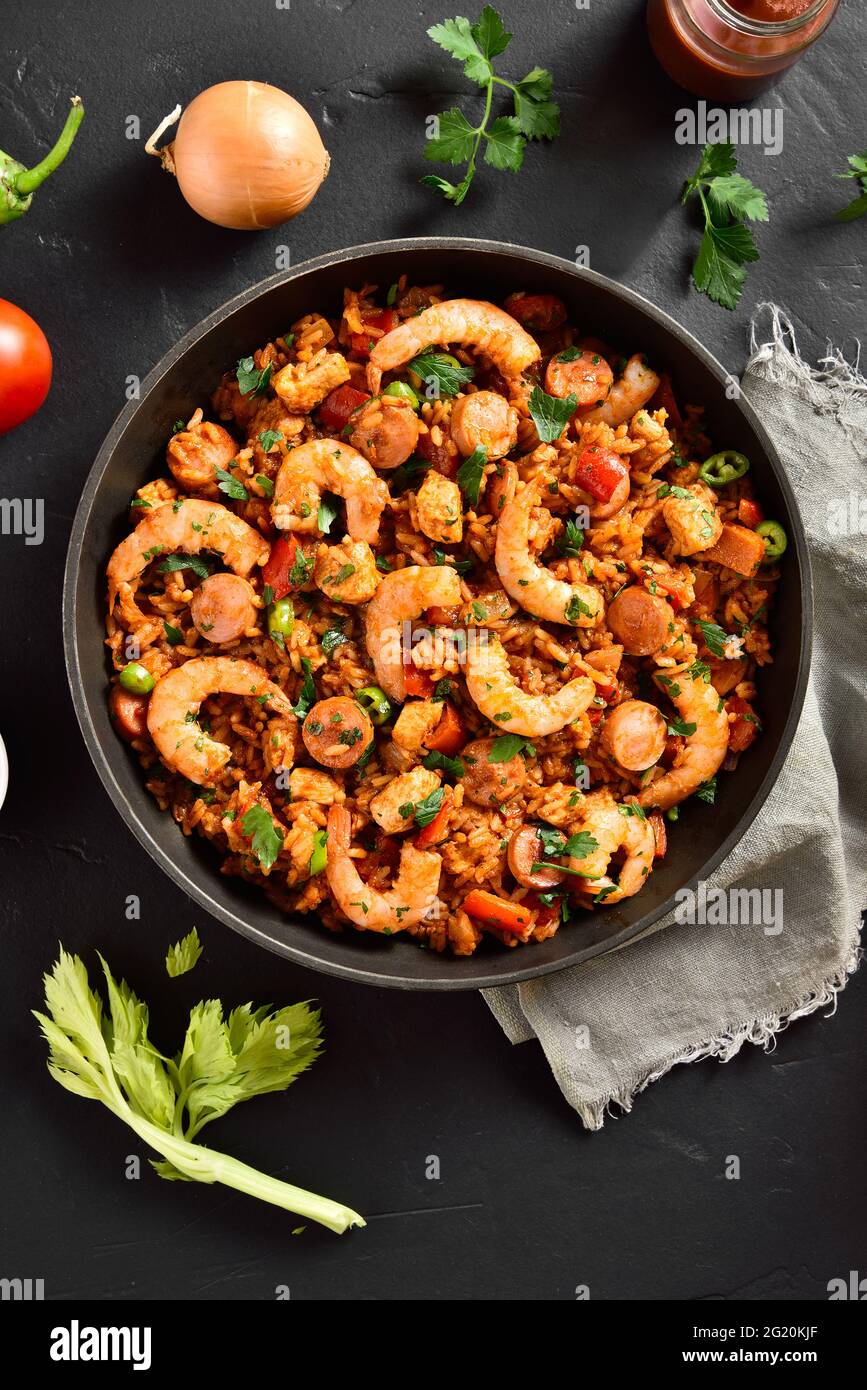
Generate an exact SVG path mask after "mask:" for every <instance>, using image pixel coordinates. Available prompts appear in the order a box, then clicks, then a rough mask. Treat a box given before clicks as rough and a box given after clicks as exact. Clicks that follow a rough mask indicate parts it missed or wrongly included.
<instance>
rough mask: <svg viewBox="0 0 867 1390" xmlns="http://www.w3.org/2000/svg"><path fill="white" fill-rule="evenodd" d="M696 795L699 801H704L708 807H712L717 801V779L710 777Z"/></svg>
mask: <svg viewBox="0 0 867 1390" xmlns="http://www.w3.org/2000/svg"><path fill="white" fill-rule="evenodd" d="M695 795H696V798H697V800H698V801H704V802H706V803H707V805H708V806H712V805H713V804H714V801H715V800H716V778H715V777H709V778H708V780H707V781H706V782H702V784H701V786H700V787H699V789H698V791H697V792H696V794H695Z"/></svg>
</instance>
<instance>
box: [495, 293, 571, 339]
mask: <svg viewBox="0 0 867 1390" xmlns="http://www.w3.org/2000/svg"><path fill="white" fill-rule="evenodd" d="M503 308H504V309H505V311H506V313H507V314H511V315H512V318H513V319H517V320H518V322H519V323H521V324H523V325H524V327H525V328H529V329H531V330H532V331H533V332H534V333H550V332H551V330H552V328H559V327H560V325H561V324H562V323H565V322H566V305H565V304H564V303H563V301H562V299H558V298H557V296H556V295H555V294H510V295H509V298H508V299H507V300H506V302H505V304H504V305H503Z"/></svg>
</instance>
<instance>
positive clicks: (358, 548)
mask: <svg viewBox="0 0 867 1390" xmlns="http://www.w3.org/2000/svg"><path fill="white" fill-rule="evenodd" d="M313 578H314V579H315V580H316V585H317V588H319V589H321V590H322V592H323V593H324V594H327V595H328V597H329V598H332V599H334V600H335V602H337V603H367V602H368V600H369V599H372V598H373V595H374V594H375V593H376V586H377V584H378V583H379V571H378V569H377V568H376V558H375V556H374V554H373V551H372V550H371V548H370V546H369V545H368V544H367V541H353V540H350V538H349V536H344V537H343V540H342V541H341V542H340V544H339V545H323V546H320V548H319V550H318V551H317V554H316V560H315V563H314V566H313Z"/></svg>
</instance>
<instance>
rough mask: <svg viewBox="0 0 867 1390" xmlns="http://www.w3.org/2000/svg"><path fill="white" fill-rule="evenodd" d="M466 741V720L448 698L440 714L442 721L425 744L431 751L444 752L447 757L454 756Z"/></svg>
mask: <svg viewBox="0 0 867 1390" xmlns="http://www.w3.org/2000/svg"><path fill="white" fill-rule="evenodd" d="M466 741H467V732H466V729H465V728H464V721H463V720H462V719H461V716H460V715H459V714H458V712H457V710H456V709H455V707H454V705H453V704H452V702H451V700H446V701H445V703H444V705H443V712H442V714H441V715H440V722H439V723H438V724H437V726H436V728H435V729H434V730H433V732H432V733H430V734H428V736H427V738H426V739H425V741H424V746H425V748H427V749H428V750H429V751H430V752H431V753H444V754H445V756H446V757H447V758H452V757H454V755H455V753H457V751H458V749H459V748H463V746H464V744H465V743H466Z"/></svg>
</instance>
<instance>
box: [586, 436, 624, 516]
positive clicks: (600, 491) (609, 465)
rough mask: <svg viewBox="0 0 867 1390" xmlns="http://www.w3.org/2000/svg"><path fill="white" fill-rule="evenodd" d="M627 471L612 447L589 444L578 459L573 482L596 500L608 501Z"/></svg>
mask: <svg viewBox="0 0 867 1390" xmlns="http://www.w3.org/2000/svg"><path fill="white" fill-rule="evenodd" d="M628 472H629V469H628V468H627V467H626V465H625V463H624V462H623V460H622V459H621V458H620V456H619V454H615V452H614V450H613V449H606V448H604V447H603V446H602V445H599V444H590V445H589V446H588V447H587V448H586V449H584V450H583V451H582V453H581V457H580V458H579V459H578V466H577V469H576V471H575V482H576V483H577V484H578V486H579V487H580V488H581V490H582V491H583V492H588V493H589V494H590V496H591V497H595V499H596V501H597V502H610V501H611V498H612V497H613V496H614V489H615V488H616V487H617V485H618V483H620V482H621V481H622V480H623V478H625V477H626V476H627V474H628Z"/></svg>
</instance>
